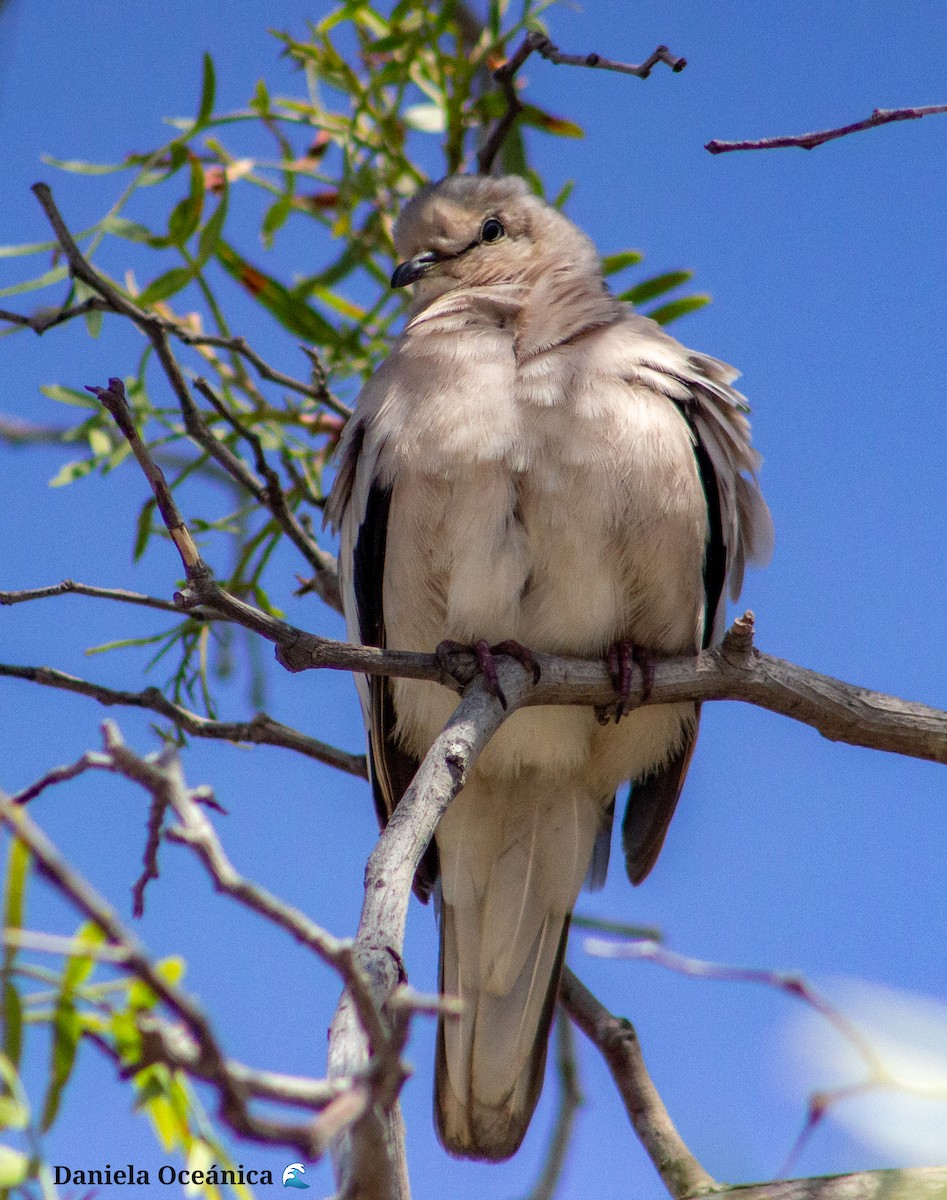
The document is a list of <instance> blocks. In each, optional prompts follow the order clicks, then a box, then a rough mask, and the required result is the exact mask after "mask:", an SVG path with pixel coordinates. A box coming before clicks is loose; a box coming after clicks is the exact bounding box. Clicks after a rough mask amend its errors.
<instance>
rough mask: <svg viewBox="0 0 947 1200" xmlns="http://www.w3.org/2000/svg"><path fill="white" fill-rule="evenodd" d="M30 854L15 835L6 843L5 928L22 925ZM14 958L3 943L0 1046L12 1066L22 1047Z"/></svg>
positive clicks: (20, 1013)
mask: <svg viewBox="0 0 947 1200" xmlns="http://www.w3.org/2000/svg"><path fill="white" fill-rule="evenodd" d="M31 862H32V855H31V853H30V851H29V849H28V848H27V847H26V845H25V844H24V843H23V842H21V841H20V839H19V838H14V839H13V841H12V842H11V843H10V852H9V855H8V857H7V877H6V887H5V889H4V897H3V925H4V928H5V929H22V928H23V913H24V911H25V907H26V883H27V880H28V878H29V872H30V863H31ZM15 959H16V950H15V949H14V948H13V947H12V946H7V947H6V948H5V949H4V951H3V971H2V978H3V1050H4V1053H5V1054H6V1056H7V1058H8V1059H9V1061H10V1063H11V1064H12V1066H13V1068H14V1069H15V1068H16V1067H18V1066H19V1063H20V1055H21V1053H22V1050H23V1004H22V1001H21V1000H20V993H19V992H18V991H17V989H16V986H15V985H14V983H13V980H12V979H11V978H10V970H11V968H12V966H13V963H14V961H15Z"/></svg>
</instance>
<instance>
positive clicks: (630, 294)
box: [618, 271, 694, 304]
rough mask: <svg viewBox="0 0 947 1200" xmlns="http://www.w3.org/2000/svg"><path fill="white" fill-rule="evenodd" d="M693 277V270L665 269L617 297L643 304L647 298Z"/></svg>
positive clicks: (650, 298) (667, 290)
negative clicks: (660, 273)
mask: <svg viewBox="0 0 947 1200" xmlns="http://www.w3.org/2000/svg"><path fill="white" fill-rule="evenodd" d="M693 278H694V272H693V271H667V272H666V273H665V274H664V275H655V276H654V278H653V279H646V280H645V281H644V283H639V284H638V286H637V287H633V288H629V289H628V291H627V292H622V294H621V295H620V296H619V297H618V299H619V300H628V301H630V302H631V303H632V304H644V303H645V302H646V301H647V300H654V299H655V297H656V296H663V295H664V293H665V292H670V291H673V290H674V288H676V287H680V286H681V284H682V283H687V281H688V279H693Z"/></svg>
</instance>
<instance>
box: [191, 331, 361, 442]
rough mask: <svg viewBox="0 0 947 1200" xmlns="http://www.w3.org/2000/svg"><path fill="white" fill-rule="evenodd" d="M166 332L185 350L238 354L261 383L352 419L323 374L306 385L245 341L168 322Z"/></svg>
mask: <svg viewBox="0 0 947 1200" xmlns="http://www.w3.org/2000/svg"><path fill="white" fill-rule="evenodd" d="M168 331H169V333H172V334H173V335H174V336H175V337H176V338H178V340H179V341H182V342H184V344H185V345H187V346H208V347H213V348H215V349H219V350H229V351H230V352H231V353H234V354H239V355H241V357H243V358H245V359H246V360H247V362H248V363H250V364H251V366H253V367H255V368H256V371H257V373H258V374H259V376H260V378H261V379H266V380H268V381H269V382H270V383H276V384H279V385H280V386H281V387H285V388H287V389H288V390H289V391H292V392H297V393H298V394H299V395H301V396H308V397H309V398H310V399H311V400H316V401H317V402H318V403H319V404H322V405H323V406H324V407H325V408H329V409H331V410H332V411H333V412H334V413H337V414H338V415H339V416H340V417H346V418H348V417H350V416H351V415H352V410H351V409H350V408H349V407H348V405H346V404H343V403H342V401H341V400H337V399H336V398H335V396H333V395H332V393H331V392H330V391H329V388H328V386H327V384H326V378H325V374H324V373H317V374H316V382H315V383H305V382H304V381H303V380H302V379H296V378H295V377H294V376H292V375H287V374H286V373H285V372H283V371H279V370H277V369H276V367H271V366H270V365H269V363H267V362H266V361H265V360H264V359H263V358H261V357H260V355H259V354H257V352H256V351H255V350H254V349H253V348H252V346H250V345H249V344H248V342H247V340H246V338H244V337H219V336H218V335H216V334H208V333H191V332H190V331H188V330H186V329H184V328H183V327H182V326H180V325H175V324H173V323H170V322H169V323H168ZM310 361H311V360H310Z"/></svg>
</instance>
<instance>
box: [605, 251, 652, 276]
mask: <svg viewBox="0 0 947 1200" xmlns="http://www.w3.org/2000/svg"><path fill="white" fill-rule="evenodd" d="M643 258H644V255H643V254H642V253H641V251H640V250H620V251H619V252H618V253H617V254H606V255H605V257H604V258H603V259H602V274H603V275H606V276H607V275H617V274H618V272H619V271H624V270H625V268H626V267H633V266H635V265H637V264H638V263H640V262H641V260H642V259H643Z"/></svg>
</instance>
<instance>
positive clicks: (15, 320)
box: [0, 296, 112, 334]
mask: <svg viewBox="0 0 947 1200" xmlns="http://www.w3.org/2000/svg"><path fill="white" fill-rule="evenodd" d="M111 308H112V306H111V305H110V304H107V303H106V302H105V301H104V300H100V299H99V298H98V297H97V296H90V297H89V298H88V300H83V301H82V303H81V304H74V305H72V306H71V307H69V308H40V309H37V311H36V312H34V313H33V314H32V315H30V316H27V315H26V314H25V313H17V312H10V311H8V310H7V309H5V308H0V321H6V322H8V323H9V324H10V325H20V326H23V327H24V328H26V329H32V330H33V332H34V333H36V334H44V333H45V332H46V330H47V329H53V328H54V327H55V326H56V325H62V324H64V323H65V322H66V321H71V320H72V319H73V318H74V317H82V316H85V314H86V313H90V312H110V311H111Z"/></svg>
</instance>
